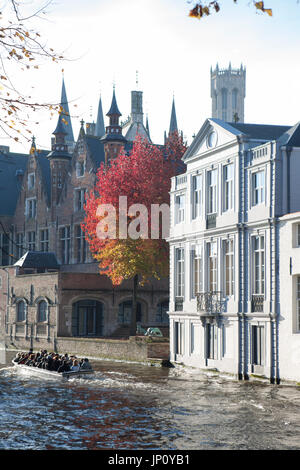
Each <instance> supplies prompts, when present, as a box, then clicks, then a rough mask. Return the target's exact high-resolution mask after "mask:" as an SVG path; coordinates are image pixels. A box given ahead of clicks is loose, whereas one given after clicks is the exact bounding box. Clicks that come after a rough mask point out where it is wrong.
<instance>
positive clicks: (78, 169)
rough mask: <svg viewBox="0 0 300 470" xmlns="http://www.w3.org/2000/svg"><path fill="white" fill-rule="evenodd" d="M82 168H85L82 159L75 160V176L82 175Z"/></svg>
mask: <svg viewBox="0 0 300 470" xmlns="http://www.w3.org/2000/svg"><path fill="white" fill-rule="evenodd" d="M84 170H85V164H84V162H83V161H81V162H77V163H76V176H77V178H80V177H81V176H83V175H84Z"/></svg>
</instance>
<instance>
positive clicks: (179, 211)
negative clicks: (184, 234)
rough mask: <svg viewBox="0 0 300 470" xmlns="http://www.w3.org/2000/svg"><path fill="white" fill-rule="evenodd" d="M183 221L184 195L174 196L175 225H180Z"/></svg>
mask: <svg viewBox="0 0 300 470" xmlns="http://www.w3.org/2000/svg"><path fill="white" fill-rule="evenodd" d="M184 219H185V194H184V193H180V194H176V196H175V224H181V223H183V222H184Z"/></svg>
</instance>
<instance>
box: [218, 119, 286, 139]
mask: <svg viewBox="0 0 300 470" xmlns="http://www.w3.org/2000/svg"><path fill="white" fill-rule="evenodd" d="M226 124H228V125H229V126H230V127H231V128H234V129H236V130H238V131H239V132H240V133H241V134H245V135H248V136H249V137H250V138H251V139H258V140H277V139H278V138H279V137H280V136H281V135H282V134H284V133H285V132H286V131H287V130H288V129H290V127H291V126H277V125H273V124H245V123H240V122H237V123H235V122H227V123H226Z"/></svg>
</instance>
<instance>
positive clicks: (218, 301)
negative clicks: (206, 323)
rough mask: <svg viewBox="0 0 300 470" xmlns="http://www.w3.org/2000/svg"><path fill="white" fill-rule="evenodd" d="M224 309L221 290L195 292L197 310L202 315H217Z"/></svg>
mask: <svg viewBox="0 0 300 470" xmlns="http://www.w3.org/2000/svg"><path fill="white" fill-rule="evenodd" d="M223 310H224V300H223V299H222V292H221V291H210V292H200V293H198V294H197V311H198V312H200V313H202V314H203V315H219V314H220V313H222V311H223Z"/></svg>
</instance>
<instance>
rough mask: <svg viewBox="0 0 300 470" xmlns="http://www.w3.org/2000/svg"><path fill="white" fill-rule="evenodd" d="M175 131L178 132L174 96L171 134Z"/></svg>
mask: <svg viewBox="0 0 300 470" xmlns="http://www.w3.org/2000/svg"><path fill="white" fill-rule="evenodd" d="M173 132H178V127H177V118H176V111H175V100H174V96H173V102H172V111H171V119H170V127H169V135H170V134H172V133H173Z"/></svg>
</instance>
